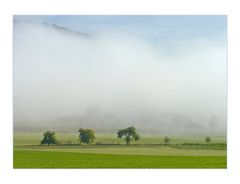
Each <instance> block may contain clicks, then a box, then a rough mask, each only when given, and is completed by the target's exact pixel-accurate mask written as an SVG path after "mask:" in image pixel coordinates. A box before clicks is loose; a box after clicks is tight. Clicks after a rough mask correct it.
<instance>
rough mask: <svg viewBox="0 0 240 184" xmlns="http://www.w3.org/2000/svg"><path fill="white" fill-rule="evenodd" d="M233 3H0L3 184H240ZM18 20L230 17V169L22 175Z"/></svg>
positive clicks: (237, 26) (238, 29) (239, 57)
mask: <svg viewBox="0 0 240 184" xmlns="http://www.w3.org/2000/svg"><path fill="white" fill-rule="evenodd" d="M237 2H238V1H234V0H228V1H227V0H223V1H221V0H201V1H193V0H181V1H178V0H168V1H161V0H158V1H157V0H138V1H134V0H132V1H130V0H119V1H114V0H112V1H111V0H102V1H97V0H88V1H80V0H58V1H56V0H38V1H36V0H8V1H5V2H3V1H1V2H0V25H1V26H0V87H1V89H0V123H1V128H0V140H1V151H0V182H1V183H3V182H4V183H24V184H28V183H33V182H34V183H35V184H40V183H41V184H42V183H50V182H51V183H55V182H57V183H60V184H62V183H67V182H76V183H77V182H79V183H82V182H89V183H99V182H100V183H123V182H124V183H146V182H148V183H149V182H154V183H163V182H164V183H165V182H166V183H184V184H188V183H191V184H192V183H194V184H198V183H199V184H200V183H201V184H202V183H224V184H225V183H228V182H229V183H231V184H234V183H239V181H240V177H239V175H240V142H239V140H240V118H239V114H240V113H239V111H240V107H239V102H240V98H239V94H240V82H239V79H240V76H239V75H240V71H239V65H240V64H239V63H240V54H239V53H240V13H239V12H240V11H239V10H240V6H239V5H238V3H237ZM15 14H24V15H27V14H33V15H34V14H39V15H44V14H48V15H51V14H56V15H57V14H66V15H67V14H71V15H74V14H77V15H80V14H85V15H93V14H95V15H96V14H98V15H101V14H104V15H108V14H110V15H115V14H116V15H125V14H128V15H131V14H132V15H134V14H139V15H140V14H141V15H148V14H151V15H153V14H157V15H181V14H183V15H195V14H197V15H206V14H207V15H216V14H221V15H222V14H223V15H227V16H228V168H227V169H94V170H92V169H46V170H43V169H21V170H16V169H15V170H14V169H13V168H12V167H13V154H12V151H13V148H12V138H13V134H12V130H13V127H12V16H13V15H15Z"/></svg>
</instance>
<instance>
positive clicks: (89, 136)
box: [41, 127, 211, 145]
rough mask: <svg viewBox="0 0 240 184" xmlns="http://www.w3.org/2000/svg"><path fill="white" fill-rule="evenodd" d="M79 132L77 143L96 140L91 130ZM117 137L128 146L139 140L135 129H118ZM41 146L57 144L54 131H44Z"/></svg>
mask: <svg viewBox="0 0 240 184" xmlns="http://www.w3.org/2000/svg"><path fill="white" fill-rule="evenodd" d="M78 132H79V141H80V143H81V144H91V143H93V142H94V141H95V140H96V136H95V131H94V130H93V129H84V128H80V129H79V130H78ZM117 137H118V138H119V139H123V140H124V141H125V142H126V144H127V145H128V144H129V143H130V142H132V141H138V140H139V139H140V135H139V133H138V132H137V130H136V128H135V127H127V128H124V129H119V130H118V131H117ZM170 140H171V139H170V138H169V137H167V136H166V137H164V139H163V141H164V143H165V144H166V145H167V144H169V143H170ZM205 142H206V143H210V142H211V137H209V136H207V137H205ZM41 144H43V145H50V144H58V141H57V139H56V135H55V132H54V131H46V132H44V134H43V139H42V140H41Z"/></svg>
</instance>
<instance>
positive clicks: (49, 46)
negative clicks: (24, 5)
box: [13, 16, 227, 134]
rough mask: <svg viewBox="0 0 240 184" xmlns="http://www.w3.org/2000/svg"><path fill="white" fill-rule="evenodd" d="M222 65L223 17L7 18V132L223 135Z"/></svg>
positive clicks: (223, 65)
mask: <svg viewBox="0 0 240 184" xmlns="http://www.w3.org/2000/svg"><path fill="white" fill-rule="evenodd" d="M226 65H227V61H226V16H14V18H13V116H14V126H15V127H21V126H22V127H28V126H29V127H41V128H44V127H47V128H49V127H50V128H54V127H55V128H56V129H57V128H60V129H61V130H64V129H66V130H73V129H74V128H76V127H81V126H84V127H90V128H96V129H102V130H106V131H112V130H114V129H116V128H121V127H125V126H131V125H134V126H135V127H136V128H138V129H140V130H142V131H144V132H146V133H151V132H153V133H157V132H159V133H167V134H181V133H182V134H188V133H189V134H196V133H202V134H204V133H206V134H207V133H209V132H211V133H216V134H217V133H219V134H226V126H227V96H226V93H227V87H226V85H227V83H226V82H227V73H226Z"/></svg>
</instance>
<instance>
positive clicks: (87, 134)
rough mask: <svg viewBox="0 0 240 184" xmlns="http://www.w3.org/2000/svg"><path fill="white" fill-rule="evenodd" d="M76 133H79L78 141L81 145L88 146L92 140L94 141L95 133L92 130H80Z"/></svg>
mask: <svg viewBox="0 0 240 184" xmlns="http://www.w3.org/2000/svg"><path fill="white" fill-rule="evenodd" d="M78 132H79V133H80V134H79V139H80V142H81V143H85V144H90V143H93V142H94V140H95V139H96V137H95V132H94V130H92V129H83V128H80V129H79V130H78Z"/></svg>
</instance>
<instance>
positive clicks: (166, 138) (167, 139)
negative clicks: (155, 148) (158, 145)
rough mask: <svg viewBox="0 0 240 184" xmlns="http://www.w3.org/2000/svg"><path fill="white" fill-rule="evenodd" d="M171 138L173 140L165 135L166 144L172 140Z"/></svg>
mask: <svg viewBox="0 0 240 184" xmlns="http://www.w3.org/2000/svg"><path fill="white" fill-rule="evenodd" d="M170 140H171V139H170V138H169V137H167V136H166V137H164V139H163V141H164V143H165V144H168V143H169V142H170Z"/></svg>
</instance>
